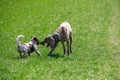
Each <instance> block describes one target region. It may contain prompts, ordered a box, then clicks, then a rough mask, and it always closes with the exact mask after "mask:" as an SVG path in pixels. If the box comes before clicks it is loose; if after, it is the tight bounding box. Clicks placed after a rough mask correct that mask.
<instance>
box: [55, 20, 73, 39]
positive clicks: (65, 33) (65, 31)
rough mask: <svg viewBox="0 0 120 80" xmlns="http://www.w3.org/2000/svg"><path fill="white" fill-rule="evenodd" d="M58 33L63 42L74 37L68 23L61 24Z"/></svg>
mask: <svg viewBox="0 0 120 80" xmlns="http://www.w3.org/2000/svg"><path fill="white" fill-rule="evenodd" d="M56 32H57V33H59V34H60V37H61V40H62V41H65V40H67V39H69V36H71V35H72V29H71V26H70V24H69V23H68V22H63V23H62V24H60V25H59V27H58V29H57V30H56Z"/></svg>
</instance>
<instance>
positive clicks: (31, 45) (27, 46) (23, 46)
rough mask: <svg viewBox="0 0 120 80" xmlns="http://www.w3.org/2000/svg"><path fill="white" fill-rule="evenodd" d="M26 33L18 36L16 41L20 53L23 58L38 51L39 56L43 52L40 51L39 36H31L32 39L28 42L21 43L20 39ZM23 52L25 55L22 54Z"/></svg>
mask: <svg viewBox="0 0 120 80" xmlns="http://www.w3.org/2000/svg"><path fill="white" fill-rule="evenodd" d="M23 37H24V35H19V36H18V37H17V38H16V43H17V45H18V48H17V51H18V52H19V53H20V57H21V58H23V57H25V56H26V55H27V54H28V55H29V56H30V53H32V52H34V51H35V52H36V53H37V55H38V56H41V57H42V55H41V53H40V52H39V50H38V48H37V45H38V44H39V40H38V38H37V37H35V36H32V37H31V41H30V42H28V43H21V42H20V40H21V38H23ZM22 53H23V55H22Z"/></svg>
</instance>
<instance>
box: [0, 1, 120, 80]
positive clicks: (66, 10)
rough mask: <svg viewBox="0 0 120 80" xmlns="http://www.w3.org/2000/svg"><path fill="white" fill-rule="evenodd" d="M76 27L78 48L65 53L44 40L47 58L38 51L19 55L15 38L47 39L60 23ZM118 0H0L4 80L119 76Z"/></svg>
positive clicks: (118, 79)
mask: <svg viewBox="0 0 120 80" xmlns="http://www.w3.org/2000/svg"><path fill="white" fill-rule="evenodd" d="M64 21H68V22H69V23H70V24H71V26H72V29H73V45H72V47H73V53H72V54H71V55H70V56H66V57H62V55H63V50H62V45H61V44H60V43H59V45H58V47H57V48H56V49H55V51H54V52H53V54H54V56H53V57H48V56H47V53H48V51H49V50H50V48H46V47H44V46H42V45H39V50H40V52H41V54H42V55H43V58H40V57H37V56H36V54H35V53H33V54H32V55H31V56H30V57H27V58H25V59H20V58H19V54H18V53H17V51H16V48H17V46H16V41H15V40H16V37H17V36H18V35H19V34H23V35H25V37H24V38H23V39H22V40H21V42H28V41H29V40H30V36H33V35H34V36H37V37H38V38H39V39H40V40H43V39H44V37H45V36H47V35H48V34H52V33H54V31H55V30H56V29H57V27H58V24H60V23H62V22H64ZM119 75H120V1H119V0H0V80H120V76H119Z"/></svg>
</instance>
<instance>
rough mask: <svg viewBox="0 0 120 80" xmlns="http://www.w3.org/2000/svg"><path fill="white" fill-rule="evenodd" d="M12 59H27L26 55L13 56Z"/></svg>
mask: <svg viewBox="0 0 120 80" xmlns="http://www.w3.org/2000/svg"><path fill="white" fill-rule="evenodd" d="M11 58H12V59H25V58H26V57H23V58H21V57H20V56H13V57H11Z"/></svg>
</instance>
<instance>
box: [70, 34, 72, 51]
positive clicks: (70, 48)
mask: <svg viewBox="0 0 120 80" xmlns="http://www.w3.org/2000/svg"><path fill="white" fill-rule="evenodd" d="M70 53H72V36H71V35H70Z"/></svg>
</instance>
